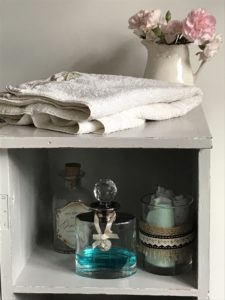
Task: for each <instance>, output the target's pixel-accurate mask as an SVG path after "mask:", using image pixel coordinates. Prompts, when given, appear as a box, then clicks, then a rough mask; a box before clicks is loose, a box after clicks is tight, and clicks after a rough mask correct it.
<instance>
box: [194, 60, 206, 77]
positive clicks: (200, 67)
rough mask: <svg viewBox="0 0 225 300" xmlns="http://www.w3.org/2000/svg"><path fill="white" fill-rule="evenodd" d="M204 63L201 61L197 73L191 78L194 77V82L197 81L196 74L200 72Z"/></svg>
mask: <svg viewBox="0 0 225 300" xmlns="http://www.w3.org/2000/svg"><path fill="white" fill-rule="evenodd" d="M205 63H206V61H205V60H203V61H202V62H201V63H200V65H199V67H198V69H197V71H196V72H195V73H194V74H193V77H194V82H195V81H196V80H197V78H198V74H199V73H200V71H201V70H202V67H203V66H204V64H205Z"/></svg>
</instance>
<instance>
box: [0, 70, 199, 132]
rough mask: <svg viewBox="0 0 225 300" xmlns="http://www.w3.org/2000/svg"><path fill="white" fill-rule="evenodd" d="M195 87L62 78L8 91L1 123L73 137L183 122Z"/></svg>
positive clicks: (1, 102) (1, 101)
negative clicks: (176, 120)
mask: <svg viewBox="0 0 225 300" xmlns="http://www.w3.org/2000/svg"><path fill="white" fill-rule="evenodd" d="M201 99H202V92H201V90H200V89H199V88H197V87H194V86H186V85H181V84H172V83H167V82H161V81H156V80H151V79H143V78H135V77H128V76H117V75H101V74H86V73H79V72H60V73H57V74H55V75H53V76H51V77H49V78H47V79H44V80H36V81H31V82H27V83H24V84H20V85H18V86H11V85H9V86H7V87H6V91H5V92H2V93H0V118H1V119H2V120H4V121H5V122H6V123H8V124H13V125H30V124H33V125H34V126H36V127H37V128H42V129H50V130H55V131H61V132H66V133H71V134H82V133H91V132H94V133H111V132H115V131H118V130H123V129H128V128H134V127H137V126H140V125H143V124H144V123H145V121H146V120H165V119H170V118H174V117H179V116H183V115H185V114H186V113H188V112H189V111H190V110H192V109H193V108H195V107H196V106H198V105H199V104H200V102H201Z"/></svg>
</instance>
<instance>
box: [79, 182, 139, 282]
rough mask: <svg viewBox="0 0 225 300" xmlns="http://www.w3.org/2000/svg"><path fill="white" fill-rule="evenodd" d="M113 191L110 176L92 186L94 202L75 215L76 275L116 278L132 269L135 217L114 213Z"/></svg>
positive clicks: (115, 206) (128, 273)
mask: <svg viewBox="0 0 225 300" xmlns="http://www.w3.org/2000/svg"><path fill="white" fill-rule="evenodd" d="M116 193H117V188H116V185H115V183H114V182H113V181H112V180H110V179H101V180H99V181H98V182H97V183H96V184H95V187H94V195H95V198H96V199H97V200H98V202H94V203H92V204H91V209H92V211H91V212H88V213H83V214H80V215H78V216H77V218H76V229H77V230H76V245H77V248H76V255H75V265H76V274H78V275H81V276H85V277H92V278H120V277H127V276H130V275H132V274H134V273H135V272H136V254H135V247H136V220H135V217H134V216H133V215H130V214H126V213H120V212H118V208H119V204H118V203H117V202H114V201H113V200H114V198H115V196H116Z"/></svg>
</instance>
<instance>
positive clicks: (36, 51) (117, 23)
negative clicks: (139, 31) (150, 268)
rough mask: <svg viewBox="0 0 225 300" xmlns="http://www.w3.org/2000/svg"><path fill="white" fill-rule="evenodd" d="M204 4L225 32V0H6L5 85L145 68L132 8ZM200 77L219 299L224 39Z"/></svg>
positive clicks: (0, 70)
mask: <svg viewBox="0 0 225 300" xmlns="http://www.w3.org/2000/svg"><path fill="white" fill-rule="evenodd" d="M197 7H203V8H206V9H207V10H209V11H210V12H211V13H213V14H214V15H215V16H216V17H217V20H218V25H217V28H218V30H217V31H218V32H220V33H222V34H223V37H225V35H224V2H223V0H217V1H214V0H189V1H184V0H183V1H180V0H167V1H164V0H0V88H1V89H3V88H4V86H5V85H6V84H9V83H11V84H16V83H21V82H23V81H28V80H32V79H37V78H42V77H46V76H49V75H50V74H52V73H55V72H58V71H62V70H78V71H81V72H96V73H112V74H124V75H134V76H141V75H142V74H143V71H144V66H145V62H146V52H145V49H144V47H143V46H142V45H141V44H140V41H139V40H138V38H136V37H135V36H134V35H132V33H131V31H129V30H128V29H127V19H128V18H129V17H130V15H132V14H133V13H135V12H136V11H137V10H139V9H141V8H146V9H152V8H161V9H162V10H164V11H166V10H167V9H168V8H169V9H170V10H171V11H172V13H173V15H174V17H175V18H184V17H185V16H186V14H187V12H188V11H189V10H191V9H192V8H197ZM193 48H194V47H193ZM193 50H196V51H197V48H196V49H193ZM193 65H194V66H195V67H196V66H197V59H196V57H194V55H193ZM197 84H198V85H199V86H200V87H201V88H202V89H203V91H204V94H205V97H204V102H203V108H204V110H205V113H206V116H207V119H208V122H209V126H210V129H211V132H212V135H213V137H214V148H213V150H212V158H211V183H212V193H211V196H212V201H211V271H210V278H211V280H210V287H211V299H212V300H223V299H224V294H223V293H224V45H223V46H222V47H221V50H220V53H219V54H218V55H217V57H216V58H215V59H214V60H213V61H211V62H209V63H208V65H206V66H205V68H204V70H203V71H202V73H201V74H200V78H199V80H198V82H197Z"/></svg>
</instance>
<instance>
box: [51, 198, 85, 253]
mask: <svg viewBox="0 0 225 300" xmlns="http://www.w3.org/2000/svg"><path fill="white" fill-rule="evenodd" d="M88 211H89V208H88V207H87V206H86V205H85V204H84V203H82V202H70V203H69V204H67V205H66V206H64V207H63V208H60V209H58V210H57V213H56V234H57V237H58V238H59V239H60V240H61V241H63V242H64V243H65V244H66V245H67V246H68V247H70V248H72V249H75V246H76V245H75V218H76V216H77V215H78V214H81V213H85V212H88Z"/></svg>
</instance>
